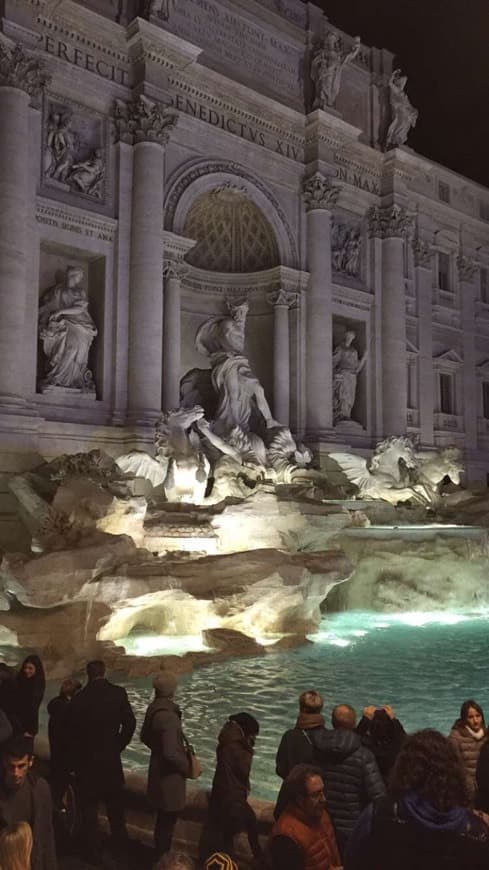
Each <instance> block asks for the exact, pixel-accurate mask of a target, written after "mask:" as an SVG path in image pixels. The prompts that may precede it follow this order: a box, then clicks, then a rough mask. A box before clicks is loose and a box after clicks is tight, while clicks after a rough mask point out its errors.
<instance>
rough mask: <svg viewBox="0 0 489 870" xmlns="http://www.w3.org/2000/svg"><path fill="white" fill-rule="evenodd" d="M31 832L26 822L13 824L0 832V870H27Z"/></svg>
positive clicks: (29, 857) (29, 863)
mask: <svg viewBox="0 0 489 870" xmlns="http://www.w3.org/2000/svg"><path fill="white" fill-rule="evenodd" d="M31 851H32V831H31V827H30V825H28V824H27V822H15V823H14V824H12V825H8V826H7V827H6V828H4V829H3V830H2V831H1V832H0V867H1V868H2V870H29V868H30V865H31Z"/></svg>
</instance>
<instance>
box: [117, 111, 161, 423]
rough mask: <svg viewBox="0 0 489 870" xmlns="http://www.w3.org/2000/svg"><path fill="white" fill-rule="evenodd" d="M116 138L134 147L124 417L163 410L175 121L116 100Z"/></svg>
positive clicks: (143, 418) (146, 416)
mask: <svg viewBox="0 0 489 870" xmlns="http://www.w3.org/2000/svg"><path fill="white" fill-rule="evenodd" d="M114 123H115V127H116V135H117V137H118V138H119V139H120V140H121V141H122V142H126V143H128V144H130V145H133V147H134V162H133V200H132V215H131V258H130V270H129V275H130V279H129V280H130V288H129V351H128V358H129V370H128V418H129V420H130V422H132V423H134V424H136V425H152V424H153V423H154V421H155V420H156V418H157V417H158V416H159V414H160V411H161V386H162V354H163V286H162V285H163V280H162V265H163V195H164V190H163V148H164V145H165V144H166V143H167V141H168V138H169V134H170V131H171V129H172V128H173V127H174V125H175V123H176V116H175V115H174V114H173V113H171V112H169V111H168V110H166V109H164V108H163V107H162V106H160V105H159V104H157V103H154V102H153V101H152V100H149V99H148V98H147V97H145V96H140V97H138V99H136V100H135V101H134V102H131V103H123V102H122V101H121V100H116V105H115V110H114Z"/></svg>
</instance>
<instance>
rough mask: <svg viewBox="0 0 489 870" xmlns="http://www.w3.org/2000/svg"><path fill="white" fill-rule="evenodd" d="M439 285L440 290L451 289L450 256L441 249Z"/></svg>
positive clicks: (439, 256) (439, 255)
mask: <svg viewBox="0 0 489 870" xmlns="http://www.w3.org/2000/svg"><path fill="white" fill-rule="evenodd" d="M438 287H439V288H440V290H451V289H452V288H451V286H450V256H449V254H444V253H442V252H441V251H440V252H439V254H438Z"/></svg>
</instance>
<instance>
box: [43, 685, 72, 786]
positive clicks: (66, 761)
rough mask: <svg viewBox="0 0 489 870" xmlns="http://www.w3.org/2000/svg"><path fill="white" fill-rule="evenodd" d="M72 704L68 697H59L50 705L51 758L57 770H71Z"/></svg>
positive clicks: (52, 764) (53, 699)
mask: <svg viewBox="0 0 489 870" xmlns="http://www.w3.org/2000/svg"><path fill="white" fill-rule="evenodd" d="M70 704H71V699H70V698H67V697H66V695H57V696H56V698H52V699H51V700H50V702H49V704H48V713H49V722H48V738H49V757H50V764H51V768H55V769H56V770H60V769H61V770H69V769H70V765H71V760H72V759H71V756H70V745H71V739H70V729H69V714H70Z"/></svg>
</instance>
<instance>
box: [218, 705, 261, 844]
mask: <svg viewBox="0 0 489 870" xmlns="http://www.w3.org/2000/svg"><path fill="white" fill-rule="evenodd" d="M216 755H217V765H216V771H215V773H214V779H213V781H212V792H211V798H210V810H211V814H212V815H213V816H214V818H215V819H217V818H218V819H220V821H221V822H222V823H223V824H224V827H226V826H227V822H229V824H230V825H231V827H233V828H235V829H236V830H239V829H240V828H241V830H245V828H246V820H247V818H248V805H247V798H248V795H249V793H250V771H251V763H252V761H253V747H252V745H251V744H250V743H249V741H248V740H247V739H246V737H245V735H244V732H243V730H242V728H241V727H240V726H239V725H238V723H237V722H234V721H232V720H230V721H228V722H226V723H225V725H224V726H223V728H222V729H221V732H220V734H219V737H218V743H217V750H216Z"/></svg>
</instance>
